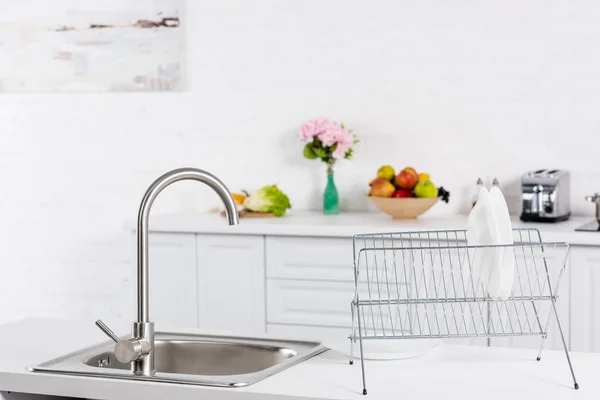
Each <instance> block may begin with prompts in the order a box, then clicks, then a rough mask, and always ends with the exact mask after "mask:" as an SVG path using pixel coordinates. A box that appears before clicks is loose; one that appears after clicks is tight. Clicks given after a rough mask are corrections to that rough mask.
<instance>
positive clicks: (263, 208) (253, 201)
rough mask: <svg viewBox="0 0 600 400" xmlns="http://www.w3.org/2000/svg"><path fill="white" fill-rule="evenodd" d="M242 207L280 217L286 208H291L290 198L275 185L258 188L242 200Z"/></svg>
mask: <svg viewBox="0 0 600 400" xmlns="http://www.w3.org/2000/svg"><path fill="white" fill-rule="evenodd" d="M244 208H245V209H246V210H249V211H253V212H258V213H265V214H270V213H272V214H275V215H276V216H277V217H282V216H284V215H285V212H286V210H287V209H288V208H292V205H291V204H290V199H289V198H288V197H287V196H286V194H285V193H283V192H282V191H281V190H279V188H278V187H277V185H270V186H265V187H263V188H261V189H258V190H257V191H256V192H254V193H253V194H252V195H250V196H249V197H248V198H247V199H246V200H245V201H244Z"/></svg>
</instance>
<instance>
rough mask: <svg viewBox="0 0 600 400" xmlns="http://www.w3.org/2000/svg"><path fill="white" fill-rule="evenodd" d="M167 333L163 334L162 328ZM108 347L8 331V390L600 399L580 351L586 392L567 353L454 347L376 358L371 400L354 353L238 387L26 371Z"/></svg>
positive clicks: (78, 334)
mask: <svg viewBox="0 0 600 400" xmlns="http://www.w3.org/2000/svg"><path fill="white" fill-rule="evenodd" d="M158 330H159V331H160V330H162V329H160V327H159V329H158ZM193 331H197V330H192V332H193ZM188 332H190V331H188ZM104 341H106V340H105V337H104V336H103V334H102V333H101V332H100V331H99V330H98V329H97V328H96V327H95V326H94V324H93V321H87V322H80V321H59V320H49V319H27V320H22V321H19V322H15V323H12V324H8V325H4V326H0V392H13V393H31V394H45V395H54V396H63V397H76V398H88V399H115V400H125V399H131V398H137V399H144V400H158V399H177V400H186V399H201V398H206V399H211V400H236V399H240V400H258V399H263V400H269V399H290V400H291V399H295V400H302V399H304V400H309V399H310V400H314V399H323V400H325V399H327V400H329V399H336V400H337V399H367V400H384V399H385V400H390V399H402V400H416V399H419V400H430V399H431V400H433V399H436V400H437V399H447V398H451V399H454V398H457V399H461V400H470V399H472V400H481V399H486V400H494V399H498V400H500V399H502V400H506V399H517V400H518V399H524V400H525V399H527V400H529V399H541V398H543V399H564V400H569V399H578V400H581V399H598V398H600V380H599V379H598V377H597V373H598V372H597V371H598V369H599V368H600V354H591V353H587V354H586V353H573V354H572V359H573V365H574V368H575V373H576V374H577V378H578V381H579V384H580V386H581V388H580V389H579V390H574V389H573V386H572V385H573V382H572V380H571V376H570V374H569V369H568V367H567V363H566V360H565V356H564V353H562V352H558V351H546V352H545V353H544V354H543V356H542V361H540V362H536V361H535V354H536V351H535V350H519V349H505V348H485V347H468V346H450V345H444V346H440V347H438V348H436V349H435V350H433V351H432V352H431V353H430V354H428V355H427V356H424V357H420V358H415V359H410V360H403V361H379V362H374V361H372V362H367V369H366V374H367V388H368V390H369V394H368V395H367V396H366V397H365V396H363V395H362V394H361V389H362V386H361V380H360V364H359V363H355V365H354V366H350V365H348V360H347V358H346V357H344V356H340V355H338V354H336V353H334V352H332V351H328V352H325V353H323V354H321V355H319V356H316V357H314V358H312V359H310V360H308V361H306V362H304V363H302V364H300V365H297V366H295V367H292V368H290V369H287V370H285V371H283V372H281V373H279V374H276V375H274V376H272V377H270V378H267V379H265V380H264V381H261V382H258V383H257V384H254V385H252V386H249V387H245V388H237V389H228V388H210V387H202V386H191V385H176V384H161V383H148V382H140V381H127V380H109V379H101V378H86V377H76V376H67V375H55V374H41V373H33V372H28V371H27V370H26V367H27V366H31V365H35V364H38V363H41V362H44V361H47V360H49V359H52V358H55V357H58V356H62V355H64V354H67V353H70V352H73V351H75V350H78V349H80V348H83V347H87V346H89V345H93V344H96V343H98V342H104ZM0 397H2V395H1V394H0ZM8 398H10V397H8Z"/></svg>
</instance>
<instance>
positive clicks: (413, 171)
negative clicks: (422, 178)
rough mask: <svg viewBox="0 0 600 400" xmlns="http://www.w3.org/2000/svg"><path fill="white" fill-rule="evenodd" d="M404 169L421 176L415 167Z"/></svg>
mask: <svg viewBox="0 0 600 400" xmlns="http://www.w3.org/2000/svg"><path fill="white" fill-rule="evenodd" d="M404 171H408V172H412V173H413V174H415V175H417V177H418V176H419V174H417V170H416V169H414V168H413V167H406V168H404Z"/></svg>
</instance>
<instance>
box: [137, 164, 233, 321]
mask: <svg viewBox="0 0 600 400" xmlns="http://www.w3.org/2000/svg"><path fill="white" fill-rule="evenodd" d="M183 180H195V181H198V182H202V183H205V184H206V185H208V186H209V187H210V188H211V189H213V190H214V191H215V192H217V194H218V195H219V197H220V198H221V201H223V204H224V205H225V210H226V212H227V218H228V221H229V225H237V224H238V223H239V216H238V212H237V208H236V205H235V201H234V200H233V196H231V193H230V192H229V189H227V186H225V184H224V183H223V182H221V180H220V179H219V178H217V177H216V176H214V175H213V174H211V173H210V172H206V171H203V170H201V169H196V168H180V169H175V170H173V171H170V172H167V173H166V174H164V175H162V176H160V177H159V178H158V179H156V180H155V181H154V182H153V183H152V184H151V185H150V187H149V188H148V190H146V193H145V194H144V197H143V198H142V202H141V204H140V210H139V213H138V220H137V272H138V282H137V286H138V287H137V289H138V295H137V302H138V307H137V308H138V311H137V318H138V322H139V323H145V322H149V321H150V319H149V315H148V220H149V216H150V210H151V208H152V204H153V203H154V200H155V199H156V197H157V196H158V195H159V194H160V192H162V191H163V189H165V188H166V187H167V186H170V185H171V184H173V183H175V182H179V181H183Z"/></svg>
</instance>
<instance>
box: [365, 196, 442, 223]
mask: <svg viewBox="0 0 600 400" xmlns="http://www.w3.org/2000/svg"><path fill="white" fill-rule="evenodd" d="M369 199H371V202H372V203H373V204H375V207H377V208H378V209H379V210H380V211H383V212H384V213H386V214H387V215H390V216H391V217H392V218H393V219H394V220H403V219H417V217H418V216H419V215H421V214H423V213H424V212H426V211H427V210H429V209H430V208H431V207H433V206H434V205H435V203H437V202H438V200H439V198H438V197H434V198H419V197H410V198H392V197H374V196H369Z"/></svg>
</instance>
